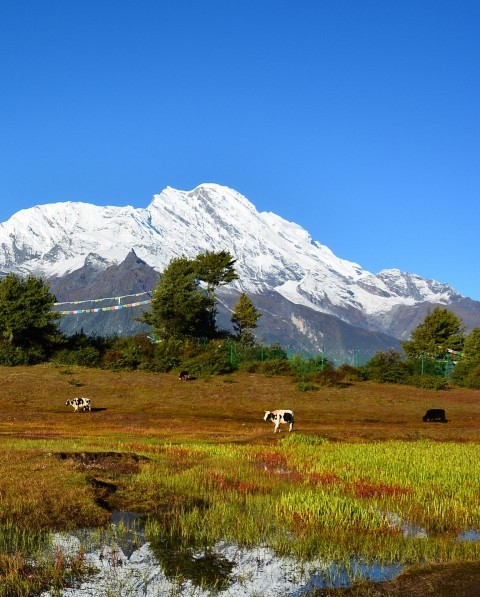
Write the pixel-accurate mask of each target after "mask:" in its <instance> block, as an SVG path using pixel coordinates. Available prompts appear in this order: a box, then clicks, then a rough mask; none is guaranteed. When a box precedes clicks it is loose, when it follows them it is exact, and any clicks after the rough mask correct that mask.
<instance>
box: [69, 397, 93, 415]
mask: <svg viewBox="0 0 480 597" xmlns="http://www.w3.org/2000/svg"><path fill="white" fill-rule="evenodd" d="M65 406H73V410H74V411H75V412H78V411H79V410H90V411H91V410H92V406H91V404H90V398H72V399H71V400H67V401H66V402H65Z"/></svg>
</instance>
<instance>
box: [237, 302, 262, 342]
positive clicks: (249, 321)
mask: <svg viewBox="0 0 480 597" xmlns="http://www.w3.org/2000/svg"><path fill="white" fill-rule="evenodd" d="M261 316H262V314H261V313H259V312H258V310H257V308H256V307H255V305H254V304H253V302H252V301H251V300H250V299H249V298H248V296H247V295H246V294H245V293H244V292H242V294H241V295H240V297H239V299H238V301H237V303H236V305H235V307H234V308H233V313H232V317H231V318H230V321H231V322H232V324H233V329H234V330H235V333H236V337H237V340H239V341H240V342H241V343H242V344H244V345H245V346H247V345H248V346H253V344H254V343H255V337H254V335H253V333H252V331H251V330H253V329H255V328H256V327H257V321H258V319H259V318H260V317H261Z"/></svg>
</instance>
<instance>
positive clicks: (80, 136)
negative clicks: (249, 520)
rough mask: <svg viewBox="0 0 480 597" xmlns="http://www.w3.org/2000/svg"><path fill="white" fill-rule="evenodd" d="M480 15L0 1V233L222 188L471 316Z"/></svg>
mask: <svg viewBox="0 0 480 597" xmlns="http://www.w3.org/2000/svg"><path fill="white" fill-rule="evenodd" d="M479 31H480V3H479V2H478V0H475V1H470V0H462V1H461V2H454V1H453V0H452V1H449V0H435V1H433V0H416V1H411V0H402V1H401V2H399V1H393V0H392V1H390V0H376V1H375V0H362V1H358V0H326V1H323V0H298V1H296V2H293V1H292V0H290V1H285V0H255V1H251V0H241V1H238V0H236V1H233V0H221V1H220V0H218V1H217V0H203V1H202V2H198V1H194V0H175V2H174V1H173V0H171V1H168V2H167V1H162V0H156V1H150V0H139V1H138V2H132V1H131V0H130V1H128V2H127V1H124V0H95V2H93V1H91V0H82V1H77V0H68V1H65V0H60V1H59V0H47V1H37V0H35V1H33V0H31V1H26V0H3V1H2V3H1V5H0V83H1V94H0V221H2V222H3V221H5V220H7V219H8V218H9V217H10V216H12V215H13V214H14V213H15V212H17V211H18V210H20V209H23V208H27V207H32V206H34V205H38V204H43V203H51V202H62V201H85V202H88V203H94V204H97V205H133V206H135V207H146V206H147V205H148V204H149V203H150V201H151V198H152V196H153V195H154V194H155V193H159V192H160V191H161V190H162V189H164V188H165V187H166V186H172V187H174V188H178V189H183V190H189V189H192V188H194V187H196V186H197V185H199V184H201V183H204V182H215V183H219V184H224V185H227V186H229V187H232V188H234V189H236V190H238V191H239V192H241V193H242V194H244V195H245V196H246V197H247V198H248V199H249V200H250V201H251V202H252V203H254V205H255V206H256V207H257V209H258V210H259V211H272V212H275V213H277V214H278V215H280V216H282V217H284V218H286V219H287V220H291V221H294V222H297V223H298V224H300V225H302V226H303V227H304V228H306V229H307V230H308V231H309V232H310V234H311V235H312V237H313V239H314V240H318V241H319V242H321V243H322V244H325V245H327V246H328V247H329V248H330V249H331V250H332V251H333V252H334V253H335V254H336V255H337V256H339V257H342V258H344V259H348V260H349V261H355V262H357V263H359V264H360V265H361V266H362V267H363V268H365V269H367V270H369V271H371V272H374V273H377V272H379V271H380V270H382V269H385V268H399V269H401V270H404V271H407V272H411V273H416V274H419V275H421V276H422V277H425V278H433V279H435V280H438V281H440V282H448V283H450V284H451V285H452V286H453V287H454V288H456V289H457V290H458V291H459V292H460V293H461V294H463V295H465V296H469V297H471V298H474V299H476V300H480V276H479V267H478V260H479V257H480V240H479V239H480V234H479V222H480V219H479V216H478V212H479V207H478V206H479V205H480V37H479V33H478V32H479Z"/></svg>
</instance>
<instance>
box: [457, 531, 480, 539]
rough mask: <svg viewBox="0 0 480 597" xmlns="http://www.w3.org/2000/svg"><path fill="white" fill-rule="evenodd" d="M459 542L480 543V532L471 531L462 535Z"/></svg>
mask: <svg viewBox="0 0 480 597" xmlns="http://www.w3.org/2000/svg"><path fill="white" fill-rule="evenodd" d="M458 540H459V541H480V530H475V529H469V530H468V531H464V532H463V533H460V535H459V536H458Z"/></svg>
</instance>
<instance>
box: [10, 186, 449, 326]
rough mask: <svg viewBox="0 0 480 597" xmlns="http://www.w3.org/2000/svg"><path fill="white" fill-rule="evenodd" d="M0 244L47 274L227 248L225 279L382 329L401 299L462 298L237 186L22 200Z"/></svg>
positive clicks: (13, 260) (22, 267) (21, 263)
mask: <svg viewBox="0 0 480 597" xmlns="http://www.w3.org/2000/svg"><path fill="white" fill-rule="evenodd" d="M0 247H1V251H0V270H1V271H4V272H8V271H12V272H14V273H19V274H22V275H23V274H25V273H34V274H35V275H42V276H44V277H46V278H49V277H53V276H57V277H58V276H62V275H65V274H67V273H69V272H73V271H76V270H77V269H79V268H81V267H83V266H84V265H85V264H86V263H91V264H92V265H93V264H95V267H105V268H106V267H108V266H109V265H114V264H119V263H121V262H122V261H123V260H124V259H125V257H126V256H127V254H129V253H130V252H131V251H132V250H134V251H135V253H136V255H137V256H138V257H139V258H140V259H142V260H143V261H145V262H146V263H147V264H149V265H150V266H151V267H153V268H154V269H155V270H157V271H158V272H161V271H163V270H164V269H165V268H166V266H167V265H168V263H169V262H170V261H171V260H172V258H175V257H180V256H182V255H185V256H187V257H190V258H193V257H195V256H196V255H198V254H199V253H201V252H205V251H206V250H210V251H220V250H227V251H229V252H230V253H231V254H232V255H233V256H234V258H235V259H236V260H237V261H236V270H237V273H238V274H239V277H240V280H239V281H238V282H236V283H235V284H233V285H232V288H236V289H237V290H242V291H244V292H247V293H250V294H261V293H265V292H273V293H278V294H279V295H281V296H282V297H283V298H284V299H287V300H288V301H290V302H291V303H294V304H295V305H300V306H304V307H308V308H309V309H313V310H314V311H318V312H321V313H327V314H331V315H335V316H336V317H340V318H341V319H342V320H344V321H347V322H349V323H353V324H355V325H357V324H359V325H363V326H366V327H369V328H370V329H377V330H380V331H382V330H385V329H386V325H387V326H388V325H391V319H392V317H391V314H392V313H393V312H394V311H396V310H398V308H399V307H401V306H403V307H408V306H412V305H415V304H416V303H419V302H422V303H442V304H448V303H449V302H450V301H451V300H452V299H455V300H458V299H459V298H461V297H460V295H459V294H458V293H456V292H455V291H454V290H453V289H452V288H451V286H449V285H448V284H440V283H438V282H434V281H431V280H424V279H422V278H420V277H419V276H416V275H414V274H407V273H404V272H401V271H399V270H384V271H382V272H380V273H379V274H373V273H371V272H368V271H365V270H363V269H362V268H361V266H360V265H358V264H356V263H352V262H350V261H347V260H344V259H341V258H339V257H337V256H336V255H334V254H333V253H332V251H331V250H330V249H329V248H328V247H326V246H324V245H322V244H321V243H320V242H318V241H314V240H312V237H311V235H310V234H309V233H308V232H307V231H306V230H305V229H303V228H302V227H301V226H299V225H298V224H296V223H294V222H288V221H286V220H284V219H283V218H282V217H280V216H279V215H276V214H274V213H267V212H263V213H260V212H258V211H257V209H256V208H255V206H254V205H253V204H252V203H251V202H250V201H248V199H247V198H246V197H244V196H243V195H241V194H240V193H238V192H237V191H235V190H233V189H230V188H228V187H225V186H221V185H218V184H212V183H210V184H202V185H200V186H198V187H196V188H194V189H193V190H191V191H181V190H176V189H174V188H172V187H167V188H165V189H164V190H163V191H162V192H161V193H160V194H157V195H154V196H153V198H152V201H151V203H150V204H149V205H148V206H147V207H146V208H141V209H135V208H133V207H130V206H127V207H112V206H108V207H99V206H95V205H91V204H88V203H80V202H65V203H52V204H45V205H38V206H36V207H34V208H31V209H24V210H22V211H19V212H18V213H16V214H15V215H14V216H12V217H11V218H10V219H9V220H8V221H7V222H4V223H2V224H0ZM92 256H94V257H92ZM386 322H388V323H387V324H386Z"/></svg>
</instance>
